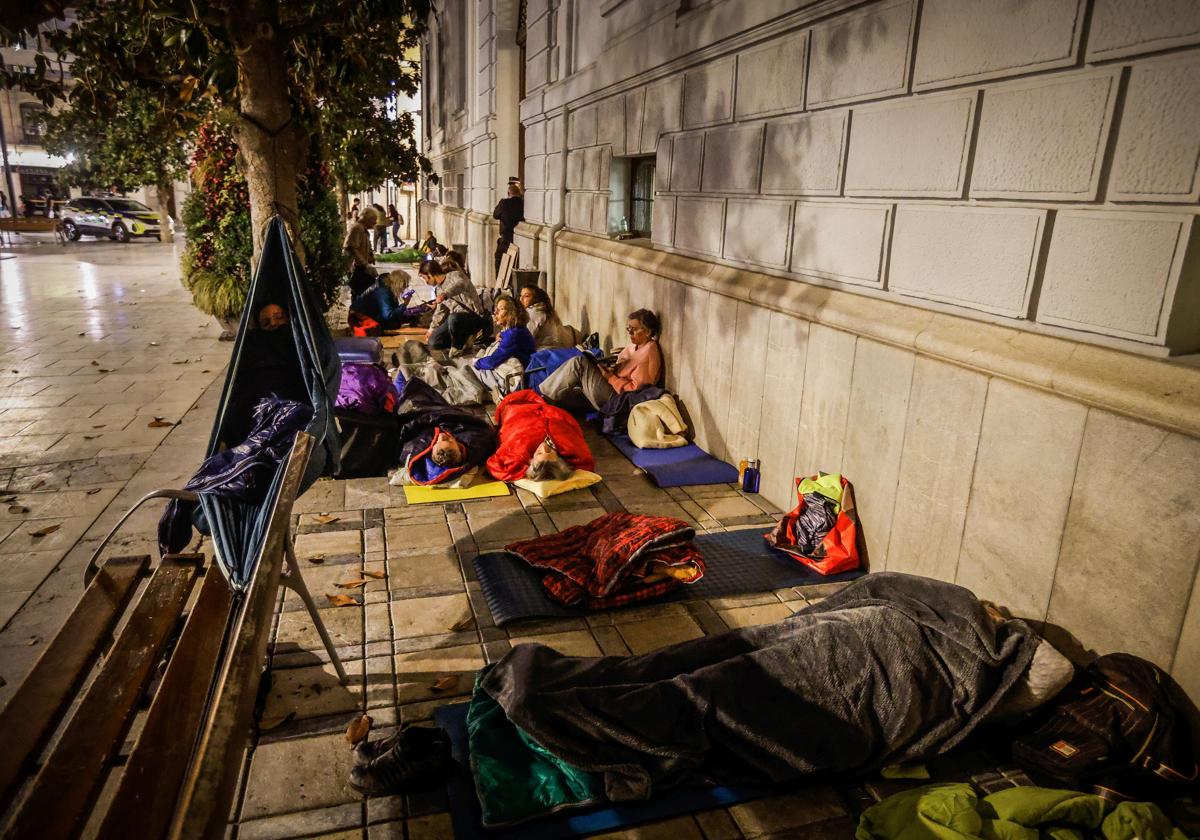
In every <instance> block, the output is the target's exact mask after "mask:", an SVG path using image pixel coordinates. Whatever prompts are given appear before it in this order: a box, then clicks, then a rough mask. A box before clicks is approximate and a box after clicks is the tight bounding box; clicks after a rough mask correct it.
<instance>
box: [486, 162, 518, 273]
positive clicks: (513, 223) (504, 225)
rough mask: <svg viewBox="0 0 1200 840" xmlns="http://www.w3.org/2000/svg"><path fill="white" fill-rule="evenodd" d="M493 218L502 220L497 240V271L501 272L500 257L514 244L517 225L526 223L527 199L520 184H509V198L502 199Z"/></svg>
mask: <svg viewBox="0 0 1200 840" xmlns="http://www.w3.org/2000/svg"><path fill="white" fill-rule="evenodd" d="M492 218H493V219H499V220H500V238H499V239H497V240H496V271H499V270H500V257H501V256H503V254H504V252H505V251H507V250H508V246H509V245H511V244H512V242H513V235H514V234H515V233H516V230H517V225H519V224H520V223H521V222H523V221H525V198H524V192H523V191H522V190H521V185H520V184H519V183H517V182H515V181H513V182H511V183H509V185H508V197H507V198H502V199H500V203H499V204H497V205H496V209H495V210H493V211H492Z"/></svg>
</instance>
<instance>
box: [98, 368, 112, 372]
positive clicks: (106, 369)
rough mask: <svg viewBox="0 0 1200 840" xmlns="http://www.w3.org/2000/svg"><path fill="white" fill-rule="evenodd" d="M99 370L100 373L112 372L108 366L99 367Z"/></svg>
mask: <svg viewBox="0 0 1200 840" xmlns="http://www.w3.org/2000/svg"><path fill="white" fill-rule="evenodd" d="M99 372H100V373H112V371H111V370H109V369H108V368H99Z"/></svg>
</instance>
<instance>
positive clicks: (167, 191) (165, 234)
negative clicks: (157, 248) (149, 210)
mask: <svg viewBox="0 0 1200 840" xmlns="http://www.w3.org/2000/svg"><path fill="white" fill-rule="evenodd" d="M154 189H155V197H156V198H157V199H158V238H159V240H160V241H162V242H174V241H175V234H174V233H173V232H172V231H171V199H172V197H173V195H174V193H175V185H174V184H170V183H167V184H159V185H158V186H156V187H155V188H154Z"/></svg>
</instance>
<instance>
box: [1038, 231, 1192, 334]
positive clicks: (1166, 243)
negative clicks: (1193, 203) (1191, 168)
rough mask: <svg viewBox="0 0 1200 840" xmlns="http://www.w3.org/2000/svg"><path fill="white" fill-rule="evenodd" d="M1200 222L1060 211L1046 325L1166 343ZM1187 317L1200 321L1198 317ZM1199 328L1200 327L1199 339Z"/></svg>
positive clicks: (1044, 303)
mask: <svg viewBox="0 0 1200 840" xmlns="http://www.w3.org/2000/svg"><path fill="white" fill-rule="evenodd" d="M1194 219H1195V217H1194V216H1192V215H1191V214H1165V213H1127V212H1106V211H1101V210H1091V209H1080V210H1060V211H1059V213H1058V217H1057V219H1055V222H1054V235H1053V237H1052V238H1051V240H1050V254H1049V256H1048V258H1047V260H1046V274H1045V279H1044V280H1043V281H1042V293H1041V297H1040V300H1039V302H1038V313H1037V319H1038V321H1040V322H1042V323H1047V324H1056V325H1058V326H1064V327H1071V328H1072V329H1082V330H1087V331H1089V332H1100V333H1105V334H1107V335H1116V336H1121V337H1125V338H1133V339H1136V340H1139V341H1150V342H1153V343H1156V344H1162V343H1164V342H1165V341H1166V339H1167V327H1168V322H1169V319H1170V317H1171V315H1172V311H1173V304H1174V302H1175V298H1176V295H1177V294H1178V293H1179V291H1180V283H1181V282H1184V281H1183V280H1182V274H1183V266H1184V260H1185V257H1186V252H1187V247H1188V240H1189V237H1190V235H1191V229H1192V227H1193V225H1194V224H1195V222H1194ZM1191 282H1192V283H1195V282H1196V281H1195V280H1192V281H1191ZM1180 314H1186V315H1190V319H1191V320H1192V321H1193V322H1195V321H1196V318H1195V313H1194V312H1191V313H1180ZM1198 329H1200V326H1196V327H1193V329H1192V333H1193V335H1195V334H1196V332H1197V330H1198ZM1181 349H1183V348H1181Z"/></svg>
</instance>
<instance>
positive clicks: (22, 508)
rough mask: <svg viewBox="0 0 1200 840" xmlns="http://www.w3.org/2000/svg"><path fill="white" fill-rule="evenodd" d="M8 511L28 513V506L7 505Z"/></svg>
mask: <svg viewBox="0 0 1200 840" xmlns="http://www.w3.org/2000/svg"><path fill="white" fill-rule="evenodd" d="M8 512H9V513H29V508H27V507H25V505H9V506H8Z"/></svg>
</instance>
